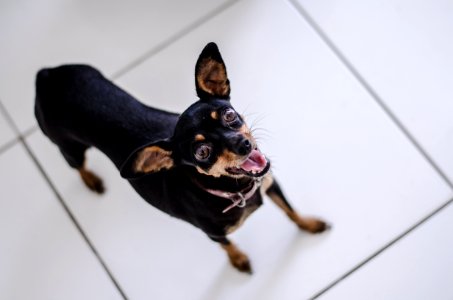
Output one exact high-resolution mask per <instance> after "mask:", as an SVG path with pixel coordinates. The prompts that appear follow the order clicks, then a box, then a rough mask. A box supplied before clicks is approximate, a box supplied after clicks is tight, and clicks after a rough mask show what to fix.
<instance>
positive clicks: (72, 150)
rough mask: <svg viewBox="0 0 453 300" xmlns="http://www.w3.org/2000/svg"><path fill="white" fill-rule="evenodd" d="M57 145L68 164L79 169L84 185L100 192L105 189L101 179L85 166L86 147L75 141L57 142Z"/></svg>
mask: <svg viewBox="0 0 453 300" xmlns="http://www.w3.org/2000/svg"><path fill="white" fill-rule="evenodd" d="M58 146H59V148H60V152H61V153H62V154H63V156H64V158H65V159H66V161H67V162H68V164H69V165H70V166H71V167H72V168H74V169H77V170H78V171H79V174H80V177H81V178H82V180H83V182H84V183H85V185H86V186H87V187H88V188H89V189H90V190H92V191H94V192H96V193H99V194H102V193H103V192H104V190H105V189H104V184H103V182H102V179H101V178H99V176H97V175H96V174H94V173H93V172H92V171H90V170H88V169H87V168H86V166H85V151H86V150H87V149H88V147H87V146H85V145H83V144H82V143H79V142H76V141H71V142H64V143H58Z"/></svg>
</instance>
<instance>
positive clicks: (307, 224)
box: [263, 175, 330, 233]
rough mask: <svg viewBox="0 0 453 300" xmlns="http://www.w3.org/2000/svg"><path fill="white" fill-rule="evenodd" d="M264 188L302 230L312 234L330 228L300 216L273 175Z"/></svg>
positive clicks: (317, 221)
mask: <svg viewBox="0 0 453 300" xmlns="http://www.w3.org/2000/svg"><path fill="white" fill-rule="evenodd" d="M263 188H264V191H265V192H266V194H267V195H268V196H269V197H270V198H271V200H272V201H273V202H274V203H275V204H276V205H277V206H278V207H280V208H281V209H282V210H283V211H284V212H285V213H286V215H287V216H288V217H289V218H290V219H291V220H292V221H293V222H294V223H296V225H297V226H299V228H300V229H302V230H305V231H308V232H310V233H319V232H323V231H324V230H326V229H329V228H330V226H329V225H328V224H327V223H326V222H324V221H322V220H319V219H316V218H309V217H302V216H300V215H299V214H298V213H297V212H296V211H295V210H294V209H293V208H292V207H291V205H290V204H289V203H288V201H287V200H286V197H285V196H284V194H283V192H282V190H281V188H280V186H279V185H278V183H277V182H276V181H275V179H274V178H272V176H271V175H267V176H266V178H265V180H264V182H263Z"/></svg>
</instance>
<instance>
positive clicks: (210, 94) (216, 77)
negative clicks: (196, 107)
mask: <svg viewBox="0 0 453 300" xmlns="http://www.w3.org/2000/svg"><path fill="white" fill-rule="evenodd" d="M195 86H196V88H197V95H198V97H200V99H201V100H209V99H212V98H218V99H227V100H228V99H230V90H231V89H230V81H229V80H228V76H227V72H226V67H225V64H224V63H223V59H222V56H221V55H220V52H219V48H218V47H217V45H216V44H215V43H209V44H207V45H206V46H205V47H204V49H203V51H201V54H200V57H198V60H197V65H196V66H195Z"/></svg>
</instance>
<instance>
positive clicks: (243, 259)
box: [230, 252, 252, 274]
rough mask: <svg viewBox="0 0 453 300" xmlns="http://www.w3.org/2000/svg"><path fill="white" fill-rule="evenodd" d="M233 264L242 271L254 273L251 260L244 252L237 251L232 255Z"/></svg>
mask: <svg viewBox="0 0 453 300" xmlns="http://www.w3.org/2000/svg"><path fill="white" fill-rule="evenodd" d="M230 262H231V264H232V265H233V266H234V267H235V268H236V269H238V270H239V271H241V272H244V273H248V274H252V266H251V264H250V260H249V258H248V257H247V255H245V254H244V253H240V252H239V253H236V254H235V255H233V256H231V257H230Z"/></svg>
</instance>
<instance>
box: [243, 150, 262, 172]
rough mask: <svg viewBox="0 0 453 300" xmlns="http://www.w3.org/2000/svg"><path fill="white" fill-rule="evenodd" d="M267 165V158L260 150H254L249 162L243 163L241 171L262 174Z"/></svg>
mask: <svg viewBox="0 0 453 300" xmlns="http://www.w3.org/2000/svg"><path fill="white" fill-rule="evenodd" d="M266 165H267V159H266V157H264V155H263V154H262V153H261V152H260V151H259V150H252V153H250V155H249V157H248V158H247V160H246V161H245V162H243V163H242V165H241V169H243V170H244V171H247V172H261V171H262V170H263V169H264V168H265V167H266Z"/></svg>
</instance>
